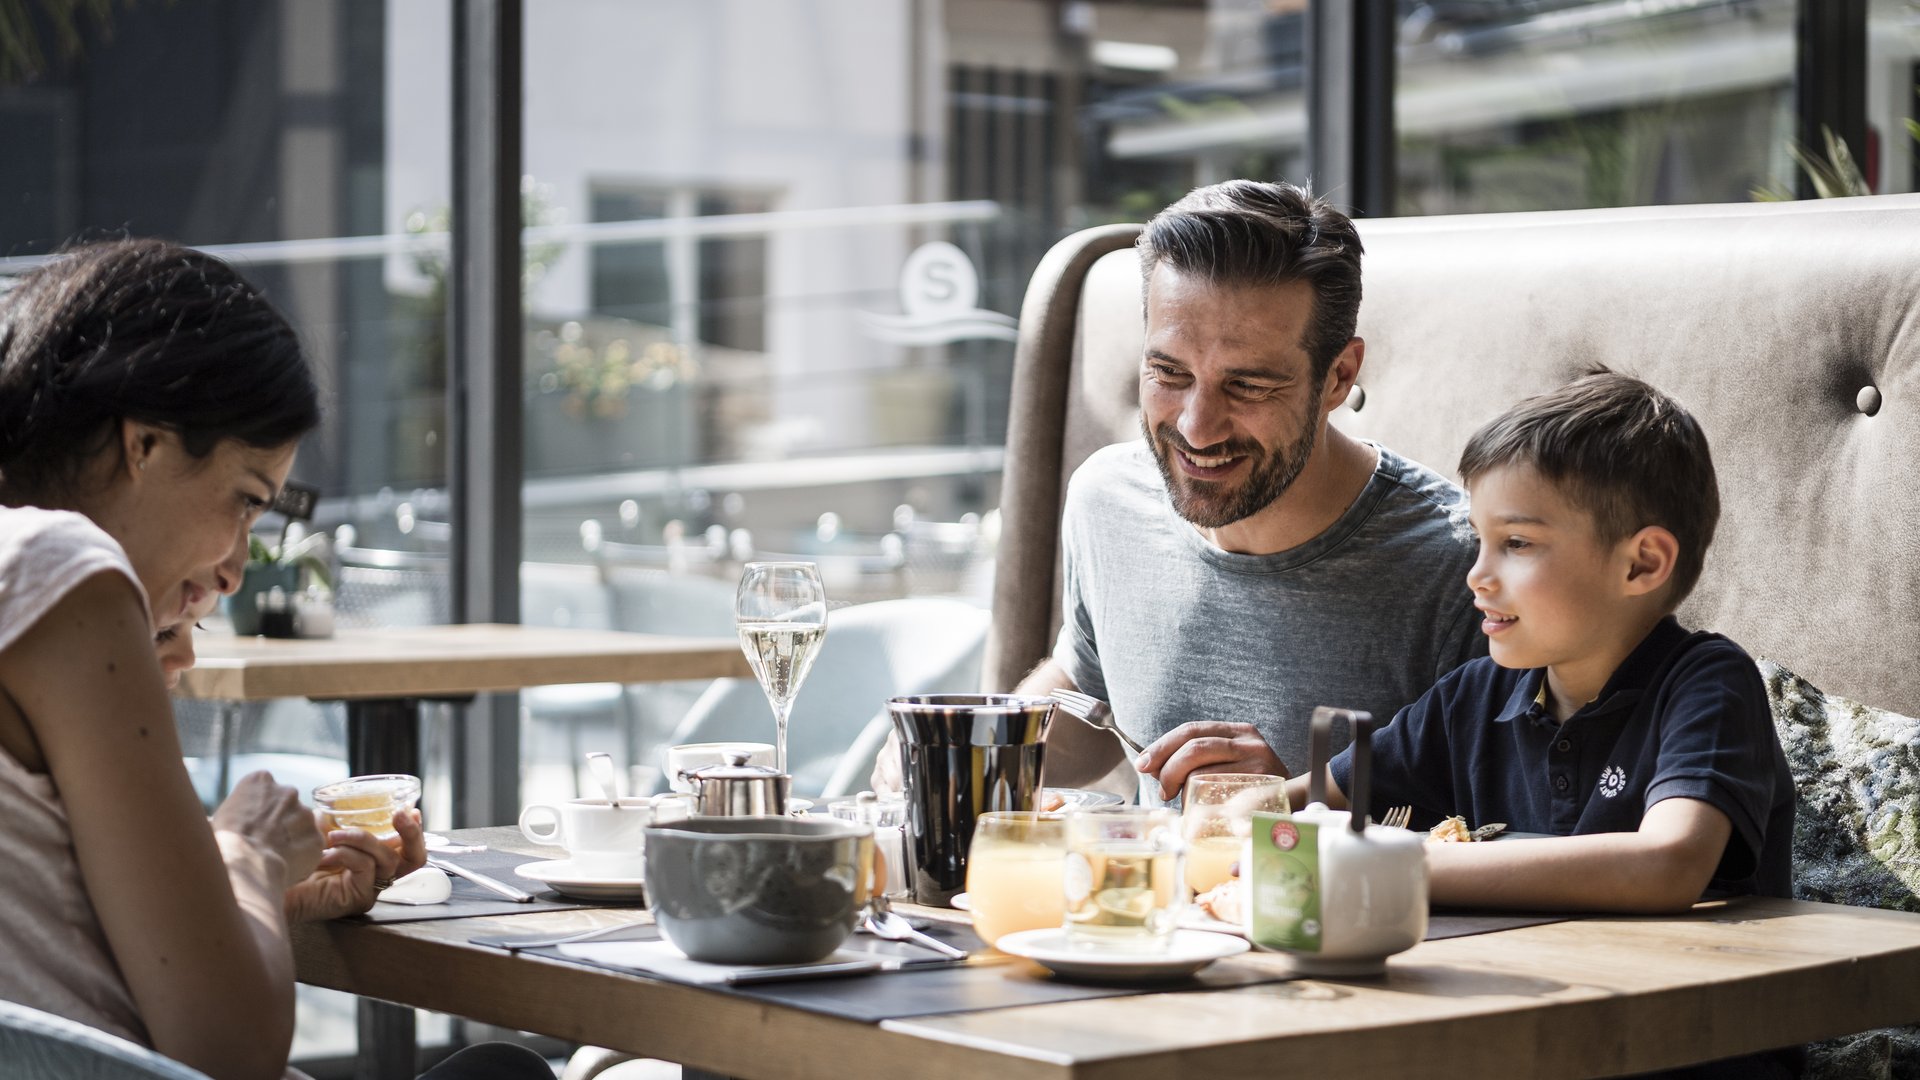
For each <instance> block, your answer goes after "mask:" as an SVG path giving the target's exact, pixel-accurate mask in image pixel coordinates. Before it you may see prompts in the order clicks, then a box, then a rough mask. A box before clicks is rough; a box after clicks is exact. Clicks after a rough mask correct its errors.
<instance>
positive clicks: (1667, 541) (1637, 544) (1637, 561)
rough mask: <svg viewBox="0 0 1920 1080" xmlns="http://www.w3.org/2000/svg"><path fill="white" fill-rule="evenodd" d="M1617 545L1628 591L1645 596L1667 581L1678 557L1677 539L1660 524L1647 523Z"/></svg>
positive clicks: (1628, 592)
mask: <svg viewBox="0 0 1920 1080" xmlns="http://www.w3.org/2000/svg"><path fill="white" fill-rule="evenodd" d="M1620 548H1621V551H1622V553H1623V554H1624V555H1625V556H1626V559H1627V580H1626V587H1627V595H1628V596H1645V595H1647V594H1648V593H1650V592H1653V591H1654V590H1656V589H1659V588H1661V587H1662V586H1664V585H1666V583H1667V582H1668V581H1669V580H1671V579H1672V577H1673V565H1674V563H1675V562H1676V561H1677V560H1678V559H1679V558H1680V541H1679V539H1678V538H1676V537H1675V536H1674V535H1673V533H1671V532H1669V531H1668V530H1667V529H1666V528H1665V527H1663V526H1660V525H1649V526H1647V527H1646V528H1644V529H1641V530H1640V531H1639V532H1637V533H1634V534H1633V535H1632V536H1629V537H1627V538H1626V539H1625V540H1622V541H1620Z"/></svg>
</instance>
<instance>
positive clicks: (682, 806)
mask: <svg viewBox="0 0 1920 1080" xmlns="http://www.w3.org/2000/svg"><path fill="white" fill-rule="evenodd" d="M690 801H691V800H689V799H687V798H686V797H685V796H682V795H676V794H672V793H668V794H664V795H655V796H654V797H653V798H651V799H648V800H647V805H648V806H651V807H652V808H653V820H654V822H655V823H656V824H660V825H664V824H666V823H667V822H669V821H685V820H687V818H689V817H691V816H692V812H691V810H690V809H689V807H688V803H689V802H690Z"/></svg>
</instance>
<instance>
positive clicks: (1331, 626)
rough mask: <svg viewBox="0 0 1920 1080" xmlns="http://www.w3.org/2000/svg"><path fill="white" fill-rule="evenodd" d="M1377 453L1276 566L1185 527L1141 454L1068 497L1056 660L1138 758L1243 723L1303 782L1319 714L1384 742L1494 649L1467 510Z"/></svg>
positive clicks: (1116, 462) (1439, 482)
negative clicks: (1351, 716)
mask: <svg viewBox="0 0 1920 1080" xmlns="http://www.w3.org/2000/svg"><path fill="white" fill-rule="evenodd" d="M1376 449H1378V450H1379V454H1380V461H1379V464H1378V465H1377V466H1375V468H1374V471H1373V476H1372V478H1371V479H1369V480H1368V481H1367V486H1366V487H1365V488H1364V489H1363V490H1362V491H1361V493H1360V497H1359V498H1357V499H1355V500H1354V502H1353V505H1352V506H1350V507H1348V508H1347V511H1346V513H1344V514H1342V515H1340V518H1339V520H1337V521H1335V522H1334V523H1333V524H1332V525H1331V526H1329V527H1328V528H1327V529H1326V530H1325V531H1324V532H1322V533H1321V534H1320V535H1319V536H1316V537H1314V538H1313V539H1312V540H1309V541H1307V542H1306V543H1304V544H1301V545H1299V546H1298V547H1295V548H1292V549H1290V550H1288V551H1283V552H1278V553H1276V554H1271V555H1238V554H1233V553H1230V552H1226V551H1222V550H1221V549H1219V548H1217V547H1215V546H1214V545H1213V544H1212V543H1210V542H1209V541H1208V540H1207V539H1206V538H1205V537H1203V536H1201V535H1200V533H1199V531H1198V530H1196V529H1195V528H1194V527H1193V526H1192V525H1191V524H1189V523H1188V522H1187V521H1186V520H1185V519H1183V518H1181V517H1180V516H1179V515H1178V514H1177V513H1175V512H1174V509H1173V505H1172V503H1171V502H1170V501H1169V499H1168V496H1167V489H1166V484H1165V482H1164V481H1163V480H1162V479H1161V476H1160V471H1159V469H1158V467H1157V466H1156V465H1155V464H1154V461H1153V456H1152V454H1151V452H1149V451H1148V449H1147V446H1146V443H1145V442H1142V441H1139V440H1136V441H1133V442H1128V443H1120V444H1118V445H1114V446H1109V447H1106V448H1104V449H1102V450H1099V451H1097V452H1096V453H1095V454H1094V455H1093V456H1091V457H1089V458H1088V459H1087V460H1086V462H1085V464H1083V465H1081V466H1080V468H1079V469H1078V470H1076V471H1075V472H1074V474H1073V479H1072V481H1071V483H1070V484H1069V485H1068V487H1067V500H1066V506H1065V509H1064V511H1063V513H1062V520H1061V549H1062V558H1063V570H1064V595H1063V597H1062V612H1063V613H1064V622H1063V624H1062V626H1061V628H1060V637H1059V640H1058V642H1057V643H1056V644H1055V646H1054V650H1053V658H1054V660H1055V661H1056V662H1058V663H1059V664H1060V666H1061V667H1062V668H1064V669H1065V670H1066V673H1067V675H1068V676H1069V677H1071V678H1072V679H1073V682H1074V685H1075V686H1078V687H1079V688H1080V689H1081V690H1082V691H1084V692H1086V693H1088V694H1092V695H1093V696H1095V697H1098V698H1104V699H1105V700H1107V701H1108V702H1109V703H1111V704H1112V706H1113V713H1114V716H1115V718H1116V719H1117V720H1118V721H1119V723H1120V726H1121V727H1123V728H1124V729H1125V730H1126V731H1127V733H1128V734H1129V735H1131V736H1132V737H1133V739H1134V740H1135V741H1136V742H1139V743H1141V744H1143V745H1144V744H1146V743H1149V742H1151V741H1153V740H1154V739H1157V738H1159V737H1160V736H1161V735H1164V734H1165V733H1167V732H1168V731H1171V730H1172V729H1174V728H1175V727H1178V726H1179V725H1181V724H1183V723H1186V722H1187V721H1190V720H1221V721H1241V722H1246V723H1252V724H1254V725H1255V726H1257V727H1258V728H1259V729H1260V733H1261V734H1262V735H1263V736H1265V738H1266V740H1267V744H1268V745H1269V746H1271V747H1272V748H1273V750H1274V752H1275V753H1277V754H1279V755H1280V759H1281V760H1282V761H1283V762H1285V763H1286V766H1287V769H1288V770H1289V772H1292V773H1298V772H1301V771H1303V770H1305V769H1306V768H1307V764H1308V762H1307V727H1308V722H1309V719H1310V718H1311V717H1312V715H1313V709H1314V706H1316V705H1334V706H1339V707H1342V708H1351V709H1365V710H1367V711H1369V712H1371V713H1372V714H1373V716H1374V719H1375V721H1377V722H1378V723H1381V724H1385V723H1386V722H1387V721H1388V720H1390V719H1392V717H1393V715H1394V713H1396V712H1398V711H1399V710H1400V709H1401V708H1402V707H1403V706H1405V705H1407V704H1409V703H1410V702H1412V701H1413V700H1414V699H1415V698H1418V697H1419V696H1420V695H1421V694H1423V693H1425V692H1426V690H1427V688H1428V687H1430V686H1432V685H1433V684H1434V682H1435V681H1436V680H1437V679H1439V677H1440V676H1442V675H1444V674H1446V673H1447V672H1449V671H1452V670H1453V669H1454V668H1455V667H1458V666H1459V665H1460V664H1462V663H1465V662H1466V661H1467V660H1470V659H1472V658H1473V657H1475V656H1480V655H1485V653H1486V638H1485V637H1484V636H1483V635H1482V634H1481V633H1480V632H1479V625H1478V616H1477V613H1476V612H1475V611H1474V608H1473V594H1472V591H1471V590H1470V589H1468V587H1467V570H1468V568H1469V567H1471V566H1472V565H1473V560H1474V554H1475V545H1474V542H1473V540H1472V538H1471V534H1470V533H1469V532H1468V529H1467V526H1466V513H1465V503H1466V497H1465V495H1464V494H1463V493H1462V492H1461V490H1460V489H1459V488H1458V487H1456V486H1454V485H1453V484H1451V483H1449V482H1448V481H1447V480H1445V479H1444V478H1442V477H1441V476H1439V475H1438V474H1436V473H1434V472H1432V471H1431V470H1428V469H1426V468H1425V467H1423V466H1421V465H1418V464H1416V463H1414V462H1412V461H1408V460H1407V459H1405V458H1403V457H1401V456H1399V455H1398V454H1395V453H1394V452H1393V451H1391V450H1388V449H1386V448H1385V447H1376ZM1336 737H1337V739H1338V740H1339V741H1340V743H1341V744H1344V733H1341V734H1340V735H1338V736H1336ZM1334 749H1336V750H1337V749H1339V745H1336V746H1335V747H1334ZM1153 787H1154V786H1153V785H1151V784H1143V785H1142V797H1143V798H1149V797H1150V796H1151V793H1152V789H1153ZM1156 801H1157V800H1156Z"/></svg>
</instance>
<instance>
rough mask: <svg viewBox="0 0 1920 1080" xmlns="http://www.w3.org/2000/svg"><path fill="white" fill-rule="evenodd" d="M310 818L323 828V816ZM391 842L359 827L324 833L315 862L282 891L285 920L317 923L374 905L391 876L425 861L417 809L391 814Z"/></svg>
mask: <svg viewBox="0 0 1920 1080" xmlns="http://www.w3.org/2000/svg"><path fill="white" fill-rule="evenodd" d="M314 820H315V821H316V822H317V823H318V825H319V827H320V828H325V827H326V821H325V818H324V817H322V816H321V815H320V814H319V812H317V811H316V812H315V814H314ZM393 829H394V831H395V832H397V833H399V834H400V835H399V837H398V838H397V839H395V840H390V841H382V840H378V839H376V838H375V837H374V835H373V834H372V833H370V832H367V831H365V830H363V829H335V830H334V831H332V832H330V833H327V850H326V852H325V853H324V854H322V855H321V856H320V864H319V866H318V867H316V868H315V869H314V871H313V873H311V874H309V875H308V876H307V878H306V880H304V881H301V882H299V883H297V884H295V885H294V886H293V887H292V888H290V889H288V890H287V898H286V908H287V921H288V922H289V923H295V922H321V921H324V920H326V919H338V918H340V917H341V916H343V915H358V914H360V913H361V912H363V911H366V910H367V909H369V908H371V907H373V901H374V899H375V898H376V897H377V896H378V895H379V893H380V890H381V889H384V888H386V887H387V886H388V885H390V884H392V883H393V881H394V879H396V878H403V877H406V876H407V875H408V874H411V873H413V872H414V871H415V870H418V869H420V868H421V867H423V866H425V865H427V839H426V833H425V831H424V830H422V829H421V827H420V811H418V810H402V811H399V812H397V813H395V814H394V815H393Z"/></svg>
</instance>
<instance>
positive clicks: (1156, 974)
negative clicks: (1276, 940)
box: [994, 928, 1249, 982]
mask: <svg viewBox="0 0 1920 1080" xmlns="http://www.w3.org/2000/svg"><path fill="white" fill-rule="evenodd" d="M994 948H996V949H999V950H1000V951H1001V952H1005V953H1012V954H1013V955H1015V956H1024V957H1026V958H1027V959H1029V960H1032V961H1034V962H1035V963H1037V964H1040V965H1041V966H1042V967H1045V968H1047V969H1048V970H1050V971H1052V972H1054V973H1056V974H1059V975H1064V976H1066V977H1067V978H1069V979H1084V980H1086V981H1088V982H1153V981H1162V980H1167V979H1180V978H1185V977H1186V976H1188V975H1192V974H1193V973H1194V972H1196V971H1199V970H1200V969H1201V968H1203V967H1206V966H1207V965H1208V964H1211V963H1213V962H1214V961H1215V960H1219V959H1223V958H1225V957H1228V956H1236V955H1238V954H1240V953H1243V952H1246V951H1247V949H1248V948H1249V946H1248V945H1247V940H1246V939H1245V938H1237V937H1231V936H1229V935H1227V934H1210V933H1207V932H1206V931H1204V930H1175V931H1174V932H1173V938H1172V940H1170V941H1168V942H1167V948H1166V951H1164V952H1120V951H1118V950H1104V949H1103V950H1095V949H1076V948H1074V947H1073V946H1072V945H1071V944H1069V943H1068V941H1067V932H1066V930H1064V929H1059V928H1056V929H1052V930H1022V931H1020V932H1019V933H1015V934H1008V935H1006V936H1005V937H1003V938H1001V939H1000V940H999V941H997V942H995V943H994Z"/></svg>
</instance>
